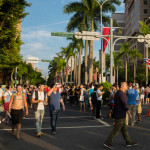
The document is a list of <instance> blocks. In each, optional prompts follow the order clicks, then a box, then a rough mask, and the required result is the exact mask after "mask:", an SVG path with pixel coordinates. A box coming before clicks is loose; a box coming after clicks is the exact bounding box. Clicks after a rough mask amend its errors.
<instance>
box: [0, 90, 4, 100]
mask: <svg viewBox="0 0 150 150" xmlns="http://www.w3.org/2000/svg"><path fill="white" fill-rule="evenodd" d="M3 93H4V92H3V90H2V89H0V99H1V98H2V96H3Z"/></svg>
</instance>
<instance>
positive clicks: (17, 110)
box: [8, 84, 28, 139]
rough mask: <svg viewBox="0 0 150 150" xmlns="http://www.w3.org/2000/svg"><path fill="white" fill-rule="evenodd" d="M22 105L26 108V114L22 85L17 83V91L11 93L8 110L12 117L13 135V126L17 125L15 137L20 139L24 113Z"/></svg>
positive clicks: (13, 131) (26, 106)
mask: <svg viewBox="0 0 150 150" xmlns="http://www.w3.org/2000/svg"><path fill="white" fill-rule="evenodd" d="M24 106H25V109H26V115H28V105H27V101H26V97H25V94H24V93H22V87H21V85H20V84H18V85H17V93H14V94H12V96H11V100H10V103H9V111H8V113H10V114H11V118H12V134H13V135H15V126H16V125H17V135H16V138H17V139H20V130H21V122H22V118H23V115H24Z"/></svg>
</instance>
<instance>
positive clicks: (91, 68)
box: [89, 41, 93, 83]
mask: <svg viewBox="0 0 150 150" xmlns="http://www.w3.org/2000/svg"><path fill="white" fill-rule="evenodd" d="M89 55H90V62H89V83H91V82H93V41H90V51H89Z"/></svg>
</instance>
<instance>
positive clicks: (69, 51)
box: [60, 46, 73, 82]
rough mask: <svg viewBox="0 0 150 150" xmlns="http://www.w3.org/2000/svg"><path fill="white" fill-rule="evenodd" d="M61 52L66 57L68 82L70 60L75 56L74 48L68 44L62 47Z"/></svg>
mask: <svg viewBox="0 0 150 150" xmlns="http://www.w3.org/2000/svg"><path fill="white" fill-rule="evenodd" d="M61 50H62V51H61V52H60V54H61V55H62V56H64V57H65V58H66V82H68V60H69V58H70V57H71V56H73V48H71V47H69V46H67V47H66V48H64V47H62V48H61Z"/></svg>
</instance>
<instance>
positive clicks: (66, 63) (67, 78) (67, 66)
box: [66, 60, 68, 82]
mask: <svg viewBox="0 0 150 150" xmlns="http://www.w3.org/2000/svg"><path fill="white" fill-rule="evenodd" d="M66 82H68V60H67V63H66Z"/></svg>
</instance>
